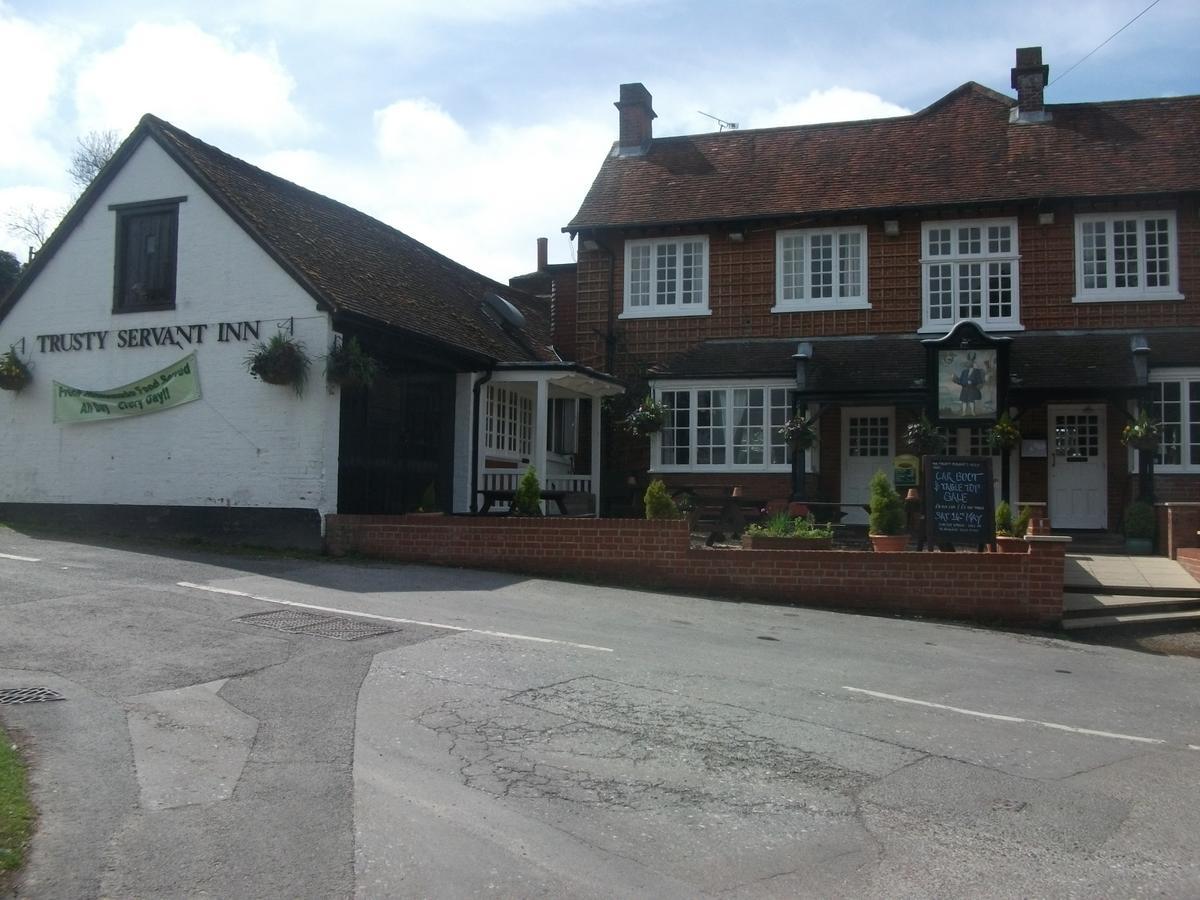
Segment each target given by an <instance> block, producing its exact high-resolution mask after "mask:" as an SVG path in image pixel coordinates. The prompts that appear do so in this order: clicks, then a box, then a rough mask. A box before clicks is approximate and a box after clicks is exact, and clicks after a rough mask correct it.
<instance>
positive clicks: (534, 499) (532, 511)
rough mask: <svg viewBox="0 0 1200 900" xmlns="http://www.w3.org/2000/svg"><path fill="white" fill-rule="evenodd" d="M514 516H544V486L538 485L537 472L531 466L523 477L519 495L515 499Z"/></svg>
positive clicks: (518, 486) (518, 490)
mask: <svg viewBox="0 0 1200 900" xmlns="http://www.w3.org/2000/svg"><path fill="white" fill-rule="evenodd" d="M513 514H514V515H518V516H540V515H541V514H542V486H541V484H539V483H538V477H537V471H536V470H535V469H534V468H533V466H530V467H529V468H528V469H526V470H525V474H524V475H522V476H521V481H520V483H519V484H518V485H517V494H516V496H515V497H514V498H513Z"/></svg>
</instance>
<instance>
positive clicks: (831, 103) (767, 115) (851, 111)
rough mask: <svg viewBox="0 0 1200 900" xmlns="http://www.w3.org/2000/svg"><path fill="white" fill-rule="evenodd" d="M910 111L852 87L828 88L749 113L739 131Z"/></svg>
mask: <svg viewBox="0 0 1200 900" xmlns="http://www.w3.org/2000/svg"><path fill="white" fill-rule="evenodd" d="M911 112H912V110H910V109H905V108H904V107H903V106H897V105H896V104H895V103H889V102H888V101H887V100H884V99H883V98H882V97H880V96H879V95H878V94H872V93H870V92H868V91H858V90H854V89H853V88H844V87H831V88H827V89H825V90H813V91H809V93H808V96H807V97H804V98H803V99H801V100H791V101H777V102H776V104H775V106H774V107H772V108H770V109H760V110H757V111H755V112H753V113H751V114H750V115H749V116H748V117H747V121H745V122H742V123H740V124H741V126H742V127H743V128H770V127H773V126H776V125H810V124H813V123H815V122H848V121H851V120H852V119H880V118H886V117H888V116H906V115H908V114H909V113H911Z"/></svg>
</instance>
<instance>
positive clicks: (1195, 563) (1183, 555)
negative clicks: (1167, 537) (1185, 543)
mask: <svg viewBox="0 0 1200 900" xmlns="http://www.w3.org/2000/svg"><path fill="white" fill-rule="evenodd" d="M1176 559H1177V560H1179V564H1180V565H1181V566H1183V567H1184V569H1186V570H1187V573H1188V574H1189V575H1191V576H1192V577H1193V578H1195V579H1196V580H1197V581H1200V547H1184V548H1183V549H1181V550H1180V551H1179V555H1178V556H1177V557H1176Z"/></svg>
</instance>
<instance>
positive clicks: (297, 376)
mask: <svg viewBox="0 0 1200 900" xmlns="http://www.w3.org/2000/svg"><path fill="white" fill-rule="evenodd" d="M310 365H311V363H310V361H309V358H308V354H306V353H305V352H304V345H303V344H302V343H300V342H299V341H297V340H295V339H294V338H292V337H289V336H288V335H285V334H284V333H283V332H279V333H277V334H274V335H272V336H271V339H270V340H269V341H266V342H262V341H260V342H259V343H258V344H256V345H255V346H254V349H253V350H252V351H250V355H249V356H247V357H246V370H247V371H248V372H249V373H250V374H251V375H253V376H254V377H255V378H257V379H259V380H260V381H264V382H266V383H267V384H287V385H291V386H292V387H293V388H294V389H295V391H296V393H297V394H301V393H303V392H304V385H305V383H306V382H307V381H308V368H309V366H310Z"/></svg>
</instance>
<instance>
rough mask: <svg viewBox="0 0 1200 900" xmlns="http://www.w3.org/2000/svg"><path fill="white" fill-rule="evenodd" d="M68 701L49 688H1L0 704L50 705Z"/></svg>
mask: <svg viewBox="0 0 1200 900" xmlns="http://www.w3.org/2000/svg"><path fill="white" fill-rule="evenodd" d="M66 699H67V698H66V697H64V696H63V695H62V694H60V693H59V692H58V691H52V690H50V688H47V687H31V688H0V703H48V702H50V701H51V700H66Z"/></svg>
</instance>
